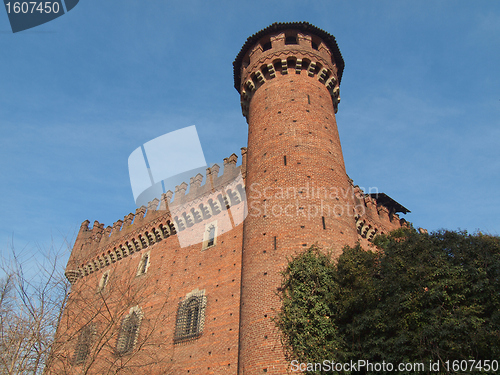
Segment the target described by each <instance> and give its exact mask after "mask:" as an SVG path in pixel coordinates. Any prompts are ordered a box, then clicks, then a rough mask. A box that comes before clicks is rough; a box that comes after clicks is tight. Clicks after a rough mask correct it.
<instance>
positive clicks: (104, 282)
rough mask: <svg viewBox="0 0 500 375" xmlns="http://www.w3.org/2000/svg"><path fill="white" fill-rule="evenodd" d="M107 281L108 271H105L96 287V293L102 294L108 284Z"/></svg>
mask: <svg viewBox="0 0 500 375" xmlns="http://www.w3.org/2000/svg"><path fill="white" fill-rule="evenodd" d="M108 281H109V271H106V272H104V273H103V274H102V276H101V280H99V286H98V288H97V289H98V291H99V292H102V291H104V289H105V288H106V285H107V284H108Z"/></svg>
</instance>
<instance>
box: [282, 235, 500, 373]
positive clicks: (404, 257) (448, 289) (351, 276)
mask: <svg viewBox="0 0 500 375" xmlns="http://www.w3.org/2000/svg"><path fill="white" fill-rule="evenodd" d="M375 243H376V245H377V246H378V249H380V250H379V251H376V252H374V251H365V250H363V249H362V248H361V247H360V246H356V247H354V248H349V247H346V248H345V249H344V252H343V254H342V255H341V256H340V258H339V259H338V261H337V262H336V263H335V262H333V261H332V260H331V257H330V256H329V255H328V254H323V253H321V252H320V251H319V249H317V248H315V247H312V248H310V249H308V250H307V251H306V252H304V253H303V254H301V255H299V256H297V257H296V258H294V259H292V260H291V262H290V263H289V265H288V268H287V269H286V271H285V272H284V274H283V284H282V288H281V296H282V299H283V305H282V306H283V307H282V310H281V312H280V314H279V315H278V317H277V320H276V322H277V324H278V326H279V328H280V329H281V331H282V337H283V343H284V347H285V348H286V350H287V352H288V355H289V358H290V359H296V360H298V361H299V362H303V363H307V362H311V363H315V362H322V361H323V360H325V359H326V360H332V361H335V362H346V361H350V360H367V361H370V362H373V363H376V362H379V363H380V362H382V361H385V362H390V363H393V364H398V363H408V362H411V363H424V364H425V365H426V366H427V365H428V364H429V361H432V362H433V363H436V362H439V363H440V371H439V372H440V373H447V371H446V368H447V366H446V361H449V362H448V364H449V365H448V366H449V367H450V368H451V363H453V361H456V360H460V361H461V360H478V361H479V360H493V359H497V360H498V359H500V238H498V237H493V236H485V235H481V234H477V235H470V234H467V233H466V232H459V233H457V232H449V231H442V232H436V233H433V234H430V235H428V234H420V233H418V232H416V231H415V230H413V229H404V230H398V231H395V232H392V233H391V234H390V235H389V236H380V237H378V238H377V239H376V241H375ZM473 372H475V371H467V373H473ZM379 373H381V372H379ZM434 373H436V372H434ZM450 373H456V371H450ZM483 373H484V372H483Z"/></svg>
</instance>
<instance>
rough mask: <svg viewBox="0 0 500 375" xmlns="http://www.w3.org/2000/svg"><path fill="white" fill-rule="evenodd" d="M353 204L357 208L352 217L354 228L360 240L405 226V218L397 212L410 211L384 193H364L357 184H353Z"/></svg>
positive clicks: (371, 238) (369, 238) (371, 239)
mask: <svg viewBox="0 0 500 375" xmlns="http://www.w3.org/2000/svg"><path fill="white" fill-rule="evenodd" d="M353 191H354V204H355V207H357V208H358V209H357V210H356V214H355V217H354V219H355V220H356V230H357V232H358V235H359V237H360V239H361V240H362V242H364V240H368V241H369V242H371V241H373V239H374V238H375V236H377V235H379V234H386V233H389V232H390V231H392V230H394V229H397V228H400V227H407V226H408V223H407V222H406V220H405V219H402V218H400V217H399V215H398V214H397V212H403V213H407V212H410V211H409V210H408V209H407V208H405V207H403V206H402V205H400V204H399V203H398V202H396V201H395V200H393V199H392V198H390V197H389V196H388V195H386V194H384V193H373V194H365V192H364V191H363V190H362V189H361V188H360V187H359V186H357V185H355V186H353Z"/></svg>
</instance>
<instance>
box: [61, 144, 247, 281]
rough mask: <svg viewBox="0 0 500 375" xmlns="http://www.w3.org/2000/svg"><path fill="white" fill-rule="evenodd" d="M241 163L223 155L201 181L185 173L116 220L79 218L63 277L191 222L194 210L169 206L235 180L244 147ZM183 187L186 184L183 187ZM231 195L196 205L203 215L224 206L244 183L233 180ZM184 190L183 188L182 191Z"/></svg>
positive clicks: (108, 261)
mask: <svg viewBox="0 0 500 375" xmlns="http://www.w3.org/2000/svg"><path fill="white" fill-rule="evenodd" d="M241 153H242V164H241V165H240V166H238V165H237V161H238V156H237V155H236V154H232V155H231V156H229V157H227V158H225V159H224V169H223V173H222V174H221V175H219V172H220V167H219V165H217V164H214V165H213V166H212V167H210V168H207V170H206V176H205V183H204V184H202V182H203V176H202V175H201V174H200V173H199V174H197V175H196V176H194V177H191V178H190V181H189V182H190V183H189V185H188V184H187V183H185V182H182V183H181V184H179V185H178V186H176V188H175V193H173V192H172V191H170V190H169V191H167V192H166V193H164V194H162V195H161V199H158V198H155V199H153V200H152V201H150V202H148V205H147V206H141V207H139V208H137V209H136V211H135V214H134V213H129V214H128V215H126V216H124V218H123V220H121V219H120V220H117V221H116V222H114V223H113V225H112V226H107V227H106V228H104V224H102V223H99V222H98V221H97V220H96V221H94V224H93V226H92V227H91V228H90V227H89V224H90V221H89V220H85V221H84V222H83V223H82V224H81V226H80V230H79V232H78V236H77V239H76V241H75V245H74V247H73V251H72V253H71V257H70V259H69V261H68V265H67V267H66V277H67V278H68V280H70V281H71V282H75V281H76V280H77V279H78V278H80V277H84V276H86V275H88V274H90V273H93V272H94V271H96V270H98V269H100V268H102V267H105V266H107V265H109V264H111V263H114V262H116V261H118V260H120V259H122V258H125V257H127V256H128V255H130V254H132V253H134V252H137V251H141V250H143V249H145V248H147V247H149V246H151V245H153V244H155V243H157V242H159V241H161V240H163V239H166V238H167V237H169V236H171V235H175V234H177V232H178V231H182V230H184V229H185V228H187V227H190V226H191V225H190V223H191V222H196V219H195V218H196V215H197V212H193V210H194V209H193V208H191V210H190V211H187V212H182V213H181V214H176V215H175V216H174V217H172V214H171V210H172V209H175V208H176V207H182V206H186V204H187V203H189V202H198V201H199V200H200V199H201V197H203V196H206V195H207V194H210V193H212V192H215V191H217V189H220V188H221V187H223V186H225V185H226V184H228V183H229V182H231V181H233V180H235V179H236V178H237V177H238V176H239V175H240V173H241V175H242V176H243V177H244V176H245V168H246V148H242V149H241ZM188 187H189V190H188ZM237 190H238V191H237V195H235V194H234V193H233V192H232V191H228V193H227V197H226V196H222V195H221V194H219V195H218V196H217V200H216V201H214V202H212V200H210V204H207V205H206V207H204V206H202V207H201V208H198V210H201V211H202V212H203V215H204V216H207V215H208V217H210V216H216V215H218V214H219V213H220V212H222V211H223V210H224V209H225V208H226V205H227V203H226V201H227V202H231V204H235V203H240V202H241V201H242V199H243V198H242V196H243V195H244V186H242V185H241V184H240V185H238V188H237ZM186 191H187V193H186Z"/></svg>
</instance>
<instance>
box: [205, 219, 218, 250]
mask: <svg viewBox="0 0 500 375" xmlns="http://www.w3.org/2000/svg"><path fill="white" fill-rule="evenodd" d="M217 229H218V228H217V220H214V221H212V222H210V223H208V224H206V225H205V230H204V232H203V246H202V250H206V249H210V248H211V247H214V246H216V245H217ZM212 230H213V237H212V236H211V235H210V234H211V232H212Z"/></svg>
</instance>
